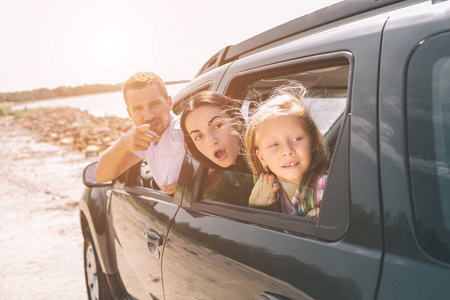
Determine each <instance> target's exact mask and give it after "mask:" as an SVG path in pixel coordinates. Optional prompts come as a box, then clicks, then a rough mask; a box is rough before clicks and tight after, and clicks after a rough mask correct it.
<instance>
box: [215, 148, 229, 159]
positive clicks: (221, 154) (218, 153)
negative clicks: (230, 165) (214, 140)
mask: <svg viewBox="0 0 450 300" xmlns="http://www.w3.org/2000/svg"><path fill="white" fill-rule="evenodd" d="M214 157H215V158H216V159H217V160H219V161H220V160H224V159H225V158H226V157H227V151H225V150H222V149H219V150H216V151H215V152H214Z"/></svg>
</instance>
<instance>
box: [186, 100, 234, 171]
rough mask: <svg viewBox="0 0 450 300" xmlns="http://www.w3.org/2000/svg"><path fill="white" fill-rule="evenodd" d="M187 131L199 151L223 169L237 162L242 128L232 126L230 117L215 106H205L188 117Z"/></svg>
mask: <svg viewBox="0 0 450 300" xmlns="http://www.w3.org/2000/svg"><path fill="white" fill-rule="evenodd" d="M186 129H187V131H188V133H189V135H190V137H191V138H192V140H193V141H194V144H195V146H196V147H197V149H198V150H199V151H200V152H201V153H202V154H203V155H204V156H206V157H207V158H208V159H209V160H211V161H212V162H214V163H215V164H217V165H219V166H221V167H222V168H227V167H229V166H231V165H232V164H234V163H235V162H236V158H237V157H238V154H239V145H240V138H239V135H238V134H237V131H239V130H240V129H241V128H240V126H237V125H232V122H231V120H230V116H229V115H228V114H227V113H225V112H223V111H222V110H221V109H220V108H218V107H216V106H214V105H203V106H200V107H199V108H197V109H195V110H193V111H192V112H191V113H189V114H188V115H187V117H186Z"/></svg>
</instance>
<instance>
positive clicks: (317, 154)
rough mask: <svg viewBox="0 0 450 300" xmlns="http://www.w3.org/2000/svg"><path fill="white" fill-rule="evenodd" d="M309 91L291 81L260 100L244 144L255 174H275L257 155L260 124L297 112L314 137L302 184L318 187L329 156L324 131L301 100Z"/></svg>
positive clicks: (250, 121) (326, 168)
mask: <svg viewBox="0 0 450 300" xmlns="http://www.w3.org/2000/svg"><path fill="white" fill-rule="evenodd" d="M306 93H307V90H306V88H305V87H304V86H303V85H301V84H299V83H297V82H289V83H287V84H285V85H282V86H280V87H278V88H276V89H275V90H274V91H273V92H272V94H271V96H270V97H269V99H268V100H267V101H265V102H263V103H262V104H260V106H259V107H257V108H256V109H255V111H254V113H253V114H252V115H251V117H250V120H249V124H248V126H247V131H246V133H245V148H246V152H247V161H248V163H249V165H250V167H251V169H252V171H253V174H255V175H259V174H261V173H267V172H269V173H271V174H274V173H273V172H272V171H271V170H270V169H269V170H267V169H266V170H265V169H264V167H263V165H262V164H261V162H260V161H259V159H258V157H257V156H256V150H257V149H258V128H259V126H260V125H261V124H262V123H264V122H265V121H267V120H271V119H274V118H276V117H279V116H288V115H295V116H298V117H299V118H301V119H302V120H303V121H304V124H305V126H306V131H307V132H308V134H309V135H310V137H311V148H312V149H311V152H312V158H311V165H310V167H309V169H308V170H307V171H306V172H305V174H304V175H303V177H302V180H301V182H300V185H302V186H307V187H310V188H315V185H316V182H317V180H318V178H319V177H320V176H321V175H322V174H323V173H324V172H325V171H326V170H328V165H329V159H328V153H327V149H326V146H325V143H324V141H323V138H322V134H321V133H320V131H319V129H318V128H317V126H316V124H315V123H314V120H313V119H312V118H311V116H310V114H309V112H308V110H307V108H306V106H305V105H304V103H303V101H302V99H303V98H304V97H305V95H306ZM274 175H276V174H274Z"/></svg>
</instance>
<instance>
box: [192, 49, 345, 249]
mask: <svg viewBox="0 0 450 300" xmlns="http://www.w3.org/2000/svg"><path fill="white" fill-rule="evenodd" d="M352 62H353V56H352V54H351V53H348V52H339V53H332V54H323V55H318V56H317V57H308V58H302V59H296V60H292V61H283V62H280V63H277V64H272V65H267V66H263V67H256V68H255V69H248V70H245V71H241V72H239V73H236V74H235V75H233V76H232V77H231V79H230V81H229V82H228V83H227V85H226V91H224V94H225V95H227V96H229V97H232V98H235V99H245V100H249V101H250V102H251V103H254V102H260V103H262V102H264V101H265V100H267V99H268V97H270V93H271V91H272V90H273V88H276V87H278V86H281V85H283V84H286V83H288V82H289V81H296V82H299V83H301V84H303V85H304V86H306V87H307V90H308V91H309V92H308V95H307V97H306V99H304V102H305V105H306V106H307V107H308V109H309V112H310V114H311V116H312V118H313V120H314V122H315V123H316V126H317V127H318V128H319V131H320V132H321V133H322V135H323V137H324V142H325V144H326V146H327V148H328V150H329V151H328V154H329V158H330V165H329V168H328V174H327V177H326V178H327V179H326V183H325V181H324V183H323V186H322V187H321V188H320V191H319V189H318V187H317V186H316V188H315V189H310V190H308V189H307V188H305V189H303V188H300V189H299V187H298V186H293V187H289V184H287V183H285V184H284V186H283V185H282V188H283V189H286V190H289V193H287V194H288V195H287V196H285V198H286V199H285V203H290V206H292V204H293V202H294V201H293V194H294V192H295V190H297V189H299V192H298V194H300V195H303V196H302V197H306V198H308V199H312V201H310V200H308V201H309V202H307V203H311V202H312V203H313V205H312V206H308V207H303V209H302V208H299V207H297V208H295V209H296V211H295V210H294V208H292V207H291V210H292V211H291V213H285V212H283V209H282V208H281V206H282V205H281V200H280V195H277V200H276V201H274V203H273V205H271V206H269V205H268V206H263V205H259V206H258V205H253V203H250V201H249V199H250V196H251V194H252V191H254V187H255V183H257V179H258V178H259V176H256V177H255V176H254V175H251V174H241V173H239V174H236V173H235V174H233V173H232V172H224V173H223V174H219V173H216V174H211V170H208V169H207V168H203V169H204V170H203V171H202V168H200V171H202V172H203V176H201V180H200V183H199V186H200V188H199V189H198V190H197V192H196V193H195V196H194V199H193V202H192V208H194V209H195V210H197V211H199V212H206V213H210V214H216V215H219V216H223V217H226V218H232V219H235V220H237V221H240V222H245V223H251V224H258V225H259V226H264V227H267V228H272V229H273V230H282V231H284V232H292V233H295V234H301V235H309V236H315V237H317V238H321V239H325V240H338V239H340V238H342V236H343V235H344V234H345V232H346V230H347V228H348V226H347V224H348V222H349V207H350V190H349V145H350V124H351V122H350V116H351V114H350V113H351V110H350V107H351V106H350V103H351V99H350V95H351V93H350V82H351V81H352V78H351V74H352V72H351V70H352ZM251 112H252V108H251V109H250V113H251ZM215 172H217V171H215ZM214 181H215V182H216V183H214ZM280 190H281V188H280ZM316 190H317V191H316ZM303 200H304V199H303ZM303 200H302V201H303ZM302 201H300V202H302ZM303 202H305V201H303ZM304 206H307V205H306V204H305V205H304ZM287 210H289V208H287V209H286V210H285V211H287ZM309 211H313V212H312V213H311V214H314V213H315V214H316V217H306V215H307V214H308V213H309Z"/></svg>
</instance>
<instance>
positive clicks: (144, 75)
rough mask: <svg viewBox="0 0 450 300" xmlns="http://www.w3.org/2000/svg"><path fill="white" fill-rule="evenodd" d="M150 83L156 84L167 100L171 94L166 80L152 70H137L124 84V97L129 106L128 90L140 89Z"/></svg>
mask: <svg viewBox="0 0 450 300" xmlns="http://www.w3.org/2000/svg"><path fill="white" fill-rule="evenodd" d="M150 84H156V86H157V87H158V89H159V92H160V93H161V95H162V96H163V97H164V99H166V100H167V98H168V97H169V95H168V93H167V88H166V85H165V84H164V81H163V80H162V79H161V77H159V76H158V75H156V74H155V73H151V72H137V73H135V74H133V75H131V77H130V78H129V79H128V80H127V81H126V82H125V83H124V84H123V86H122V91H123V97H124V98H125V102H126V104H127V106H128V99H127V91H128V90H131V89H138V90H139V89H142V88H144V87H146V86H147V85H150Z"/></svg>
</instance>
